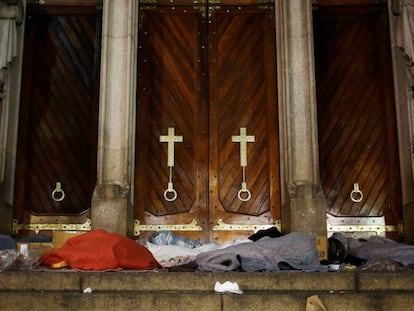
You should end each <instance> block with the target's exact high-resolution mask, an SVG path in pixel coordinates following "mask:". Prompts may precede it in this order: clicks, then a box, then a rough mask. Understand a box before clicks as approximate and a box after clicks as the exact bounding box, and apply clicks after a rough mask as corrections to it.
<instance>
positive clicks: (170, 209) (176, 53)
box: [136, 8, 205, 215]
mask: <svg viewBox="0 0 414 311" xmlns="http://www.w3.org/2000/svg"><path fill="white" fill-rule="evenodd" d="M143 21H144V22H143V25H142V28H141V29H140V46H139V53H140V54H139V59H140V64H139V67H138V70H139V76H140V79H141V80H140V81H139V85H140V89H139V90H138V96H139V109H138V122H137V123H138V125H137V161H138V168H137V176H139V177H137V178H136V179H137V183H138V187H137V201H136V203H137V206H139V209H144V210H146V211H147V212H149V213H151V214H153V215H167V214H168V215H171V214H177V213H183V212H188V211H189V210H190V209H191V208H192V206H193V204H195V200H196V192H195V191H196V188H195V187H196V180H197V177H196V169H197V167H196V166H197V161H198V160H197V153H196V146H197V144H198V142H197V141H196V140H195V139H196V135H197V132H198V131H199V130H198V128H199V127H200V126H202V124H198V121H197V118H199V114H200V109H199V105H200V97H199V93H200V86H199V83H200V76H201V69H202V68H201V60H200V57H201V56H200V48H201V44H200V40H201V39H200V38H201V36H200V34H199V31H200V30H199V28H200V12H199V11H197V10H194V9H193V8H173V9H172V8H160V9H148V10H144V16H143ZM147 94H150V95H147ZM194 125H195V126H194ZM169 127H174V128H175V134H176V135H180V136H183V139H184V142H183V143H176V144H175V154H174V160H175V163H174V164H175V165H174V169H173V185H174V189H175V190H176V191H177V193H178V197H177V199H176V200H175V201H173V202H168V201H166V200H165V198H164V191H165V190H166V189H167V184H168V182H169V168H168V167H167V144H165V143H160V141H159V137H160V135H167V131H168V128H169ZM203 130H204V131H205V129H203Z"/></svg>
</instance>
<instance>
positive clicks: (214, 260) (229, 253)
mask: <svg viewBox="0 0 414 311" xmlns="http://www.w3.org/2000/svg"><path fill="white" fill-rule="evenodd" d="M146 246H147V247H148V249H149V250H150V251H151V253H152V254H153V255H154V257H155V258H156V259H157V261H158V262H159V263H160V264H161V265H162V266H163V267H166V268H172V267H181V268H184V267H188V268H189V269H190V270H191V269H193V270H196V271H212V272H215V271H216V272H219V271H223V272H224V271H246V272H255V271H280V270H300V271H327V266H324V265H321V264H320V261H319V252H318V250H317V248H316V236H315V235H312V234H303V233H298V232H292V233H289V234H286V235H282V234H281V233H280V232H279V231H278V230H277V228H270V229H267V230H262V231H259V232H258V233H255V234H253V235H251V236H250V237H249V238H242V239H236V240H233V241H230V242H227V243H224V244H217V243H202V242H198V241H195V240H191V239H188V238H183V237H180V236H177V235H174V234H173V233H171V232H168V231H162V232H157V233H155V234H154V235H153V236H152V237H151V238H150V240H149V241H148V242H147V243H146ZM172 270H173V271H174V269H172Z"/></svg>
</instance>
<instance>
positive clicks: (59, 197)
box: [14, 1, 100, 224]
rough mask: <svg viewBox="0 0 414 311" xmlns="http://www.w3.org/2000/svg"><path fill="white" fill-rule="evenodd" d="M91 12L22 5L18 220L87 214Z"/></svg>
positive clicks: (92, 161) (92, 156)
mask: <svg viewBox="0 0 414 311" xmlns="http://www.w3.org/2000/svg"><path fill="white" fill-rule="evenodd" d="M92 2H93V1H88V3H89V5H91V3H92ZM85 4H86V2H85ZM99 14H100V13H99V11H98V10H97V8H96V7H95V6H93V4H92V6H82V7H66V6H63V7H62V6H60V7H53V6H47V5H45V6H42V7H39V6H30V5H29V6H28V8H27V18H26V25H25V27H26V28H25V44H24V64H23V74H22V101H21V109H20V120H19V137H18V146H17V161H16V182H15V199H14V218H15V219H17V221H18V223H19V224H30V223H36V224H40V223H46V224H53V223H56V222H57V223H62V222H63V223H67V222H69V223H79V222H81V223H82V222H83V221H86V219H87V218H88V215H87V212H88V211H89V209H90V204H91V198H92V192H93V189H94V186H95V180H96V147H97V119H98V98H97V94H98V90H99V84H98V83H99V41H98V39H99V27H100V26H99ZM58 183H60V184H58ZM58 185H60V187H57V186H58ZM54 190H57V191H55V192H54ZM62 217H64V219H62Z"/></svg>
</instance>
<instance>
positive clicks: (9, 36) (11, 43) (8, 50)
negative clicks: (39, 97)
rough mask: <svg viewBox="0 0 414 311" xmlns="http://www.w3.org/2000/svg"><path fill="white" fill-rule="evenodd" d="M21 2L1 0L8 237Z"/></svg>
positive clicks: (1, 122) (3, 221) (0, 95)
mask: <svg viewBox="0 0 414 311" xmlns="http://www.w3.org/2000/svg"><path fill="white" fill-rule="evenodd" d="M23 24H24V3H23V0H0V215H1V217H0V233H5V234H10V232H11V224H12V214H13V194H14V180H15V179H14V170H15V166H16V149H17V125H18V120H19V105H20V81H21V71H22V70H21V69H22V62H23V57H22V54H23V53H22V51H23V38H24V25H23Z"/></svg>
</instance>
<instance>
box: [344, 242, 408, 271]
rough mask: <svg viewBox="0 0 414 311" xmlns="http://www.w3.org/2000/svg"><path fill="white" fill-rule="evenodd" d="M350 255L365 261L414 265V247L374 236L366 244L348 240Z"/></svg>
mask: <svg viewBox="0 0 414 311" xmlns="http://www.w3.org/2000/svg"><path fill="white" fill-rule="evenodd" d="M347 242H348V245H347V248H348V255H351V256H354V257H357V258H361V259H365V260H372V259H376V260H389V261H397V262H399V263H401V264H403V265H405V266H407V265H412V264H414V246H413V245H407V244H404V243H398V242H395V241H393V240H390V239H387V238H384V237H378V236H372V237H370V238H369V239H368V241H366V242H360V241H357V242H356V241H355V240H353V239H351V238H349V239H348V241H347Z"/></svg>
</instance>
